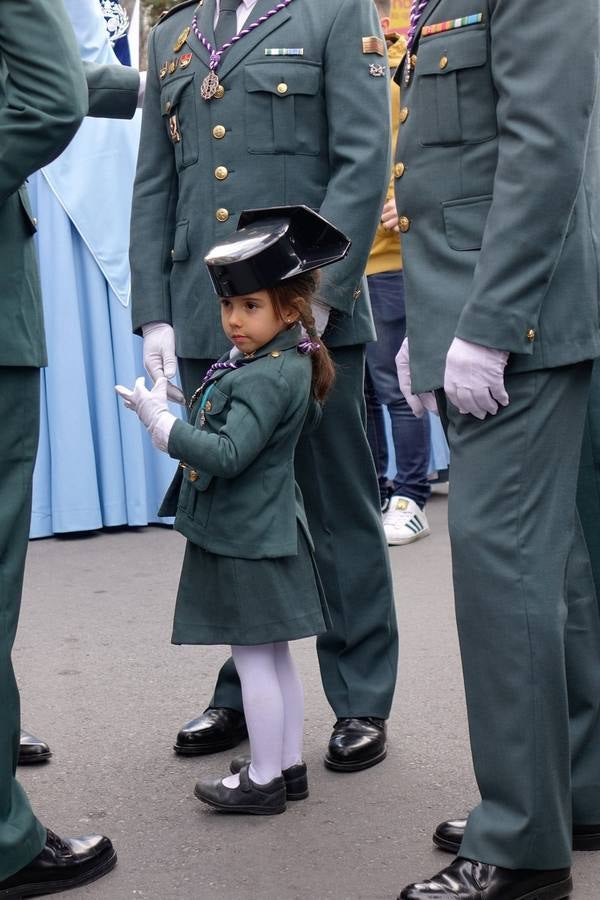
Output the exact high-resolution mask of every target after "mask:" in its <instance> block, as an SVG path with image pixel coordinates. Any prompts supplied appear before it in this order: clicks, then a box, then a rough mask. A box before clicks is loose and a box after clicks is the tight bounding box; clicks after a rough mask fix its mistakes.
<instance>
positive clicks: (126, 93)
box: [0, 0, 139, 898]
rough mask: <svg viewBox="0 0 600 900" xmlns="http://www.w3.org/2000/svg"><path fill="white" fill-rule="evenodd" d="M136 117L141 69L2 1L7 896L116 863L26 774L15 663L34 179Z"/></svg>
mask: <svg viewBox="0 0 600 900" xmlns="http://www.w3.org/2000/svg"><path fill="white" fill-rule="evenodd" d="M86 75H87V78H88V87H89V92H90V93H89V106H90V111H91V112H93V114H97V115H108V114H109V113H110V114H112V115H122V116H131V115H133V112H134V110H135V105H136V102H137V93H138V81H139V76H138V74H137V72H134V71H132V70H126V74H125V75H123V74H122V70H121V68H120V67H117V66H114V67H109V68H104V67H98V66H92V67H90V68H89V69H88V70H87V72H86V74H85V75H84V71H83V68H82V65H81V63H80V61H79V56H78V53H77V47H76V44H75V39H74V36H73V32H72V29H71V26H70V23H69V19H68V17H67V14H66V12H65V10H64V7H63V5H62V3H61V2H57V0H32V2H31V3H23V2H22V0H1V2H0V235H1V238H2V240H1V241H0V293H1V297H2V302H1V304H0V421H1V422H2V428H1V430H0V510H1V511H2V512H1V516H0V585H1V590H0V896H2V897H15V898H17V897H19V898H20V897H21V896H23V895H24V894H25V893H27V895H29V893H35V894H44V893H52V892H54V891H58V890H63V889H64V888H66V887H74V886H76V885H78V884H83V883H84V882H86V881H91V880H93V879H95V878H98V877H100V876H101V875H103V874H104V873H105V872H107V871H108V870H109V869H111V868H112V867H113V866H114V864H115V862H116V854H115V851H114V848H113V847H112V844H111V843H110V841H109V840H108V839H107V838H104V837H101V836H100V835H92V836H89V837H86V838H78V839H66V840H63V839H61V838H59V837H57V836H56V835H55V834H53V833H52V832H51V831H47V830H46V829H45V828H44V827H42V825H41V824H40V823H39V822H38V821H37V819H36V818H35V816H34V814H33V812H32V809H31V807H30V805H29V802H28V799H27V796H26V794H25V792H24V791H23V789H22V787H21V786H20V784H19V783H18V781H17V780H16V778H15V769H16V764H17V759H18V753H19V729H20V722H19V718H20V717H19V693H18V689H17V685H16V682H15V677H14V673H13V668H12V664H11V649H12V645H13V642H14V638H15V632H16V629H17V621H18V617H19V607H20V602H21V590H22V584H23V570H24V566H25V554H26V550H27V540H28V534H29V519H30V514H31V484H32V477H33V466H34V462H35V454H36V448H37V439H38V427H39V381H40V374H39V367H40V366H44V365H45V364H46V352H45V344H44V330H43V321H42V304H41V297H40V291H39V283H38V275H37V264H36V259H35V252H34V246H33V234H34V232H35V225H36V223H35V221H34V220H33V219H32V217H31V213H30V209H29V203H28V200H27V191H26V189H25V187H24V185H23V182H24V181H25V179H26V178H27V176H28V175H30V174H31V173H32V172H34V171H35V170H36V169H39V168H41V167H42V166H44V165H46V164H47V163H49V162H50V161H51V160H52V159H54V158H55V157H56V156H58V154H59V153H61V151H62V150H63V149H64V148H65V147H66V145H67V144H68V143H69V141H70V140H71V138H72V137H73V135H74V134H75V132H76V131H77V129H78V127H79V125H80V122H81V120H82V118H83V116H85V114H86V112H87V110H88V90H87V89H86Z"/></svg>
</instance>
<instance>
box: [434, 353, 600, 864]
mask: <svg viewBox="0 0 600 900" xmlns="http://www.w3.org/2000/svg"><path fill="white" fill-rule="evenodd" d="M590 375H591V363H590V362H583V363H578V364H575V365H571V366H565V367H561V368H556V369H546V370H543V371H537V372H524V373H519V374H510V372H508V373H507V375H506V389H507V391H508V394H509V397H510V404H509V406H507V407H505V408H501V409H500V410H499V411H498V413H497V415H496V416H488V417H487V418H486V419H485V420H484V421H479V420H478V419H476V418H474V417H473V416H468V415H461V414H460V413H459V412H458V411H457V410H456V409H455V407H453V406H452V405H451V404H446V401H445V396H444V394H443V392H438V405H439V407H440V409H441V411H442V418H443V420H445V424H446V427H447V435H448V442H449V445H450V452H451V457H452V483H451V490H450V496H449V507H448V513H449V530H450V539H451V547H452V565H453V578H454V593H455V603H456V618H457V625H458V633H459V640H460V650H461V657H462V665H463V674H464V681H465V692H466V700H467V712H468V719H469V730H470V738H471V750H472V754H473V763H474V769H475V775H476V778H477V783H478V786H479V790H480V794H481V802H480V804H479V805H478V806H477V807H476V808H475V809H474V810H473V811H472V813H471V815H470V816H469V819H468V823H467V828H466V832H465V837H464V840H463V842H462V845H461V849H460V855H461V856H465V857H467V858H469V859H477V860H481V861H482V862H487V863H492V864H496V865H499V866H505V867H508V868H533V869H554V868H560V867H563V866H568V865H570V861H571V827H572V821H573V818H574V819H575V821H576V822H577V823H582V824H586V823H587V824H590V823H594V822H598V821H600V616H599V613H598V606H597V603H596V599H595V591H594V584H593V579H592V573H591V567H590V563H589V557H588V553H587V548H586V546H585V541H584V539H583V534H582V531H581V527H580V523H579V517H578V514H577V511H576V506H575V495H576V486H577V473H578V468H579V459H580V453H581V441H582V434H583V428H584V422H585V416H586V407H587V401H588V392H589V382H590Z"/></svg>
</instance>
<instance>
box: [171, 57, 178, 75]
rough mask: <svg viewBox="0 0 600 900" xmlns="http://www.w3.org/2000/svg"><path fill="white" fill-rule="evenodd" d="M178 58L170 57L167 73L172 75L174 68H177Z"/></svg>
mask: <svg viewBox="0 0 600 900" xmlns="http://www.w3.org/2000/svg"><path fill="white" fill-rule="evenodd" d="M178 62H179V60H178V59H172V60H171V62H170V63H169V75H172V74H173V72H174V71H175V69H176V68H177V63H178Z"/></svg>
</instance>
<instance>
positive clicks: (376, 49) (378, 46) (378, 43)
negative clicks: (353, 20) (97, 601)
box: [362, 34, 385, 56]
mask: <svg viewBox="0 0 600 900" xmlns="http://www.w3.org/2000/svg"><path fill="white" fill-rule="evenodd" d="M362 52H363V53H377V55H378V56H384V55H385V44H384V43H383V40H382V38H378V37H376V35H374V34H372V35H370V36H369V37H364V38H363V39H362Z"/></svg>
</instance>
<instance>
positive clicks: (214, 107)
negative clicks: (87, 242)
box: [131, 0, 389, 359]
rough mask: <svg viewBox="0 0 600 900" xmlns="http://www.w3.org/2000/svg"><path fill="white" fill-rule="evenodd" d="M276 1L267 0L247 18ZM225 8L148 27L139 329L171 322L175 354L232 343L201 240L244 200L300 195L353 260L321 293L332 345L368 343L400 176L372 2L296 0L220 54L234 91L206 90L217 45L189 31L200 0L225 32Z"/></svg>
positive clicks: (215, 232)
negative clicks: (394, 178) (381, 238)
mask: <svg viewBox="0 0 600 900" xmlns="http://www.w3.org/2000/svg"><path fill="white" fill-rule="evenodd" d="M273 5H274V4H273V3H272V0H258V3H257V4H256V6H255V7H254V9H253V10H252V12H251V13H250V16H249V19H248V21H247V22H246V26H247V25H248V24H249V23H250V22H252V21H256V20H257V19H258V18H259V17H260V16H261V15H264V14H265V13H266V12H267V11H268V10H270V9H271V8H272V7H273ZM214 11H215V3H214V0H204V3H203V4H202V5H200V6H198V7H197V8H195V5H194V4H193V3H184V4H182V5H181V6H180V7H178V8H176V9H175V10H174V11H173V12H171V13H169V14H168V15H166V16H165V17H164V18H163V20H162V21H161V22H159V24H158V25H157V26H156V28H155V29H154V30H153V31H152V33H151V35H150V41H149V47H148V82H147V86H146V95H145V100H144V116H143V124H142V135H141V145H140V155H139V160H138V170H137V177H136V185H135V190H134V200H133V216H132V230H131V241H132V244H131V269H132V315H133V325H134V328H135V329H136V330H138V331H139V329H140V327H141V326H142V325H143V324H145V323H147V322H151V321H156V320H158V321H164V322H169V323H171V324H172V325H173V326H174V329H175V337H176V344H177V354H178V356H180V357H190V358H208V359H210V358H217V357H219V356H221V354H222V353H224V352H225V351H226V350H227V342H226V340H225V338H224V336H223V333H222V330H221V326H220V322H219V310H218V306H217V305H216V304H215V302H214V292H213V289H212V285H211V282H210V279H209V277H208V274H207V272H206V270H205V267H204V264H203V261H202V260H203V257H204V255H205V253H206V252H207V250H208V249H209V248H210V247H211V246H213V245H214V244H215V243H217V242H218V241H219V240H222V239H223V238H225V237H227V236H229V235H230V234H231V233H232V232H233V231H235V228H236V225H237V221H238V218H239V215H240V213H241V212H242V210H244V209H251V208H256V207H269V206H284V205H287V204H302V203H303V204H306V205H307V206H310V207H312V208H314V209H318V210H320V212H321V214H322V215H323V216H325V217H326V218H327V219H329V220H330V221H331V222H332V223H333V224H334V225H336V226H337V227H339V228H341V229H342V230H343V231H344V232H345V233H346V234H348V235H349V237H351V238H352V248H351V250H350V253H349V254H348V256H347V257H346V259H345V260H343V261H342V262H339V263H337V264H336V265H333V266H330V267H329V268H328V269H326V270H325V271H324V273H323V283H322V288H321V292H320V293H321V296H322V298H323V299H324V301H325V302H326V303H328V304H329V305H330V306H332V307H333V308H334V310H335V312H334V314H333V315H332V319H331V325H330V326H329V328H328V329H327V332H326V340H327V342H328V344H329V345H330V346H344V345H349V344H356V343H364V342H365V341H367V340H373V339H374V336H375V335H374V332H373V325H372V320H371V315H370V308H369V304H368V300H367V299H366V297H365V296H364V295H363V294H362V293H361V284H362V281H361V279H362V275H363V272H364V268H365V264H366V261H367V257H368V254H369V249H370V246H371V242H372V239H373V236H374V233H375V229H376V226H377V221H378V217H379V214H380V210H381V205H382V203H383V197H384V194H385V190H386V187H387V181H388V178H389V169H388V158H389V157H388V154H389V108H388V103H389V85H388V78H387V77H386V76H387V68H386V60H385V57H384V56H381V55H379V53H378V52H376V51H373V49H372V47H373V46H376V47H377V48H378V49H380V50H381V52H385V50H384V44H383V40H382V38H381V31H380V27H379V22H378V20H377V15H376V11H375V7H374V5H373V4H372V3H370V2H366V0H327V2H326V3H323V2H322V0H293V2H292V3H290V5H289V6H288V7H287V8H285V9H284V10H282V11H280V12H278V13H276V15H274V16H272V17H271V18H269V19H268V20H267V21H266V22H263V23H262V24H261V25H259V26H258V27H257V28H256V29H254V30H253V31H252V32H251V33H250V34H248V35H247V36H245V37H243V38H242V39H241V40H240V41H239V42H238V43H236V44H235V45H234V46H233V47H231V49H229V50H227V51H226V52H225V54H224V55H223V57H222V61H221V64H220V65H219V67H218V75H219V78H220V80H221V83H222V87H223V89H224V93H223V96H222V97H220V98H218V97H214V98H213V99H212V100H209V101H206V100H203V99H202V98H201V96H200V88H201V84H202V81H203V80H204V78H205V77H206V75H207V74H208V72H209V60H210V54H209V52H208V51H207V50H206V49H205V47H204V46H203V45H202V43H201V42H200V41H199V39H198V38H197V37H196V36H195V34H194V33H193V32H189V33H188V29H189V26H190V24H191V22H192V18H193V16H194V13H195V12H196V13H197V15H198V23H199V26H200V29H201V31H202V32H203V34H205V35H206V36H207V38H208V40H209V41H210V42H211V44H214V36H213V18H214ZM186 34H187V40H184V38H185V36H186ZM180 35H181V38H179V36H180ZM369 37H371V38H372V41H371V43H370V44H369V43H368V42H367V43H365V44H364V45H363V38H367V39H368V38H369ZM178 38H179V39H178ZM378 41H379V44H377V42H378ZM175 47H177V48H178V49H177V50H175V49H174V48H175ZM274 51H277V52H278V54H279V55H274ZM291 51H296V53H295V55H292V53H291ZM299 51H301V53H300V52H299ZM286 54H287V55H286ZM372 66H375V69H374V70H372V69H371V67H372ZM372 71H375V72H377V73H378V74H375V75H372V74H371V72H372Z"/></svg>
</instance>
